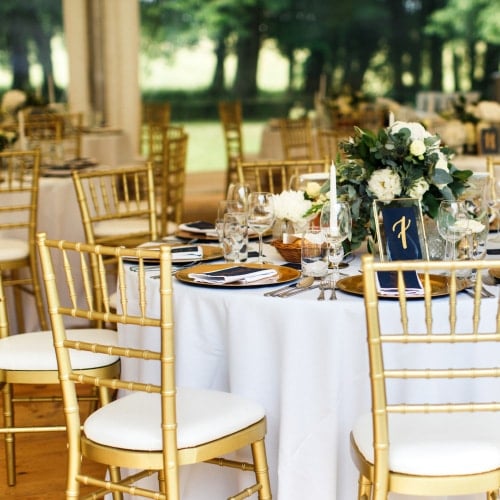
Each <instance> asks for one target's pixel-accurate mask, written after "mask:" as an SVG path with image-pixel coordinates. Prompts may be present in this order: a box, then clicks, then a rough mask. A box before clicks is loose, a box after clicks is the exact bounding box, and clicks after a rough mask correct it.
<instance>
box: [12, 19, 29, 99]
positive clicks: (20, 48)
mask: <svg viewBox="0 0 500 500" xmlns="http://www.w3.org/2000/svg"><path fill="white" fill-rule="evenodd" d="M16 24H17V23H16V22H13V23H12V24H11V25H10V29H9V30H8V33H7V47H8V51H9V54H10V64H11V67H12V88H13V89H21V90H28V89H29V86H30V65H29V61H28V40H27V36H26V34H25V33H24V32H23V29H22V27H19V28H20V29H17V27H16Z"/></svg>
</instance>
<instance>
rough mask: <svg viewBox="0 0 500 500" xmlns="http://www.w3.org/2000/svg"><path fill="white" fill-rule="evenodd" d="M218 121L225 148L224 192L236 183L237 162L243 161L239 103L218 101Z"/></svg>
mask: <svg viewBox="0 0 500 500" xmlns="http://www.w3.org/2000/svg"><path fill="white" fill-rule="evenodd" d="M218 111H219V119H220V122H221V124H222V131H223V133H224V144H225V146H226V190H227V188H228V187H229V185H230V184H231V183H233V182H235V181H236V178H237V162H238V160H241V161H244V151H245V149H244V145H243V130H242V127H243V111H242V106H241V101H219V103H218Z"/></svg>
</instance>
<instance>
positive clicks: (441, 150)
mask: <svg viewBox="0 0 500 500" xmlns="http://www.w3.org/2000/svg"><path fill="white" fill-rule="evenodd" d="M354 131H355V134H354V137H351V138H349V140H348V141H344V142H341V144H340V147H341V149H342V150H343V151H344V152H345V156H346V160H343V161H339V163H338V165H337V166H336V167H337V195H338V198H339V199H340V200H342V201H346V202H348V203H349V204H350V206H351V211H352V238H351V240H350V243H351V247H352V249H355V248H357V247H359V246H360V245H361V243H362V242H363V241H365V239H366V238H367V236H368V235H373V234H375V224H374V221H373V220H372V204H373V201H374V200H376V199H378V200H382V201H387V202H390V201H391V200H392V199H394V198H402V197H406V198H417V199H419V200H420V202H421V204H422V211H423V213H424V214H426V215H428V216H429V217H431V218H435V217H436V215H437V211H438V207H439V203H440V201H441V200H442V199H455V198H457V197H458V196H459V195H460V194H461V193H462V192H463V191H464V190H465V189H466V187H467V186H468V184H467V180H468V178H469V177H470V176H471V175H472V172H471V171H470V170H459V169H457V168H456V167H455V166H454V165H453V164H452V163H451V158H452V154H453V151H452V150H450V149H448V148H446V147H443V146H442V145H441V141H440V138H439V137H438V136H436V135H432V134H431V133H429V132H428V131H427V130H426V129H425V128H424V127H423V126H422V125H420V124H419V123H413V122H395V123H393V124H392V125H391V126H389V127H387V128H385V129H381V130H380V131H379V132H378V133H373V132H371V131H365V130H361V129H360V128H357V127H355V128H354ZM321 191H322V192H323V193H324V194H327V193H328V191H329V183H328V182H326V183H325V184H324V185H323V186H322V187H321ZM322 204H323V202H321V200H320V201H319V202H318V203H313V205H312V207H311V210H310V211H309V212H308V214H307V215H310V214H311V213H316V212H318V211H320V210H321V206H322Z"/></svg>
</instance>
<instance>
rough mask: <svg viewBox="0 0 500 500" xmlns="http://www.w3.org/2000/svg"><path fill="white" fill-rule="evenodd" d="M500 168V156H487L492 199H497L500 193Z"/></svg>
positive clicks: (487, 170)
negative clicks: (499, 172)
mask: <svg viewBox="0 0 500 500" xmlns="http://www.w3.org/2000/svg"><path fill="white" fill-rule="evenodd" d="M498 170H500V157H495V156H487V157H486V172H487V173H488V175H489V176H490V189H491V193H490V195H491V199H492V200H495V199H496V198H498V197H499V195H500V192H499V191H500V189H499V188H500V186H499V185H497V183H498V182H500V175H499V174H498V172H497V171H498Z"/></svg>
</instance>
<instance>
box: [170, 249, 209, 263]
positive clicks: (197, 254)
mask: <svg viewBox="0 0 500 500" xmlns="http://www.w3.org/2000/svg"><path fill="white" fill-rule="evenodd" d="M171 251H172V260H173V261H176V260H185V259H193V260H195V259H202V258H203V248H201V247H200V246H189V247H173V248H172V250H171Z"/></svg>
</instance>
